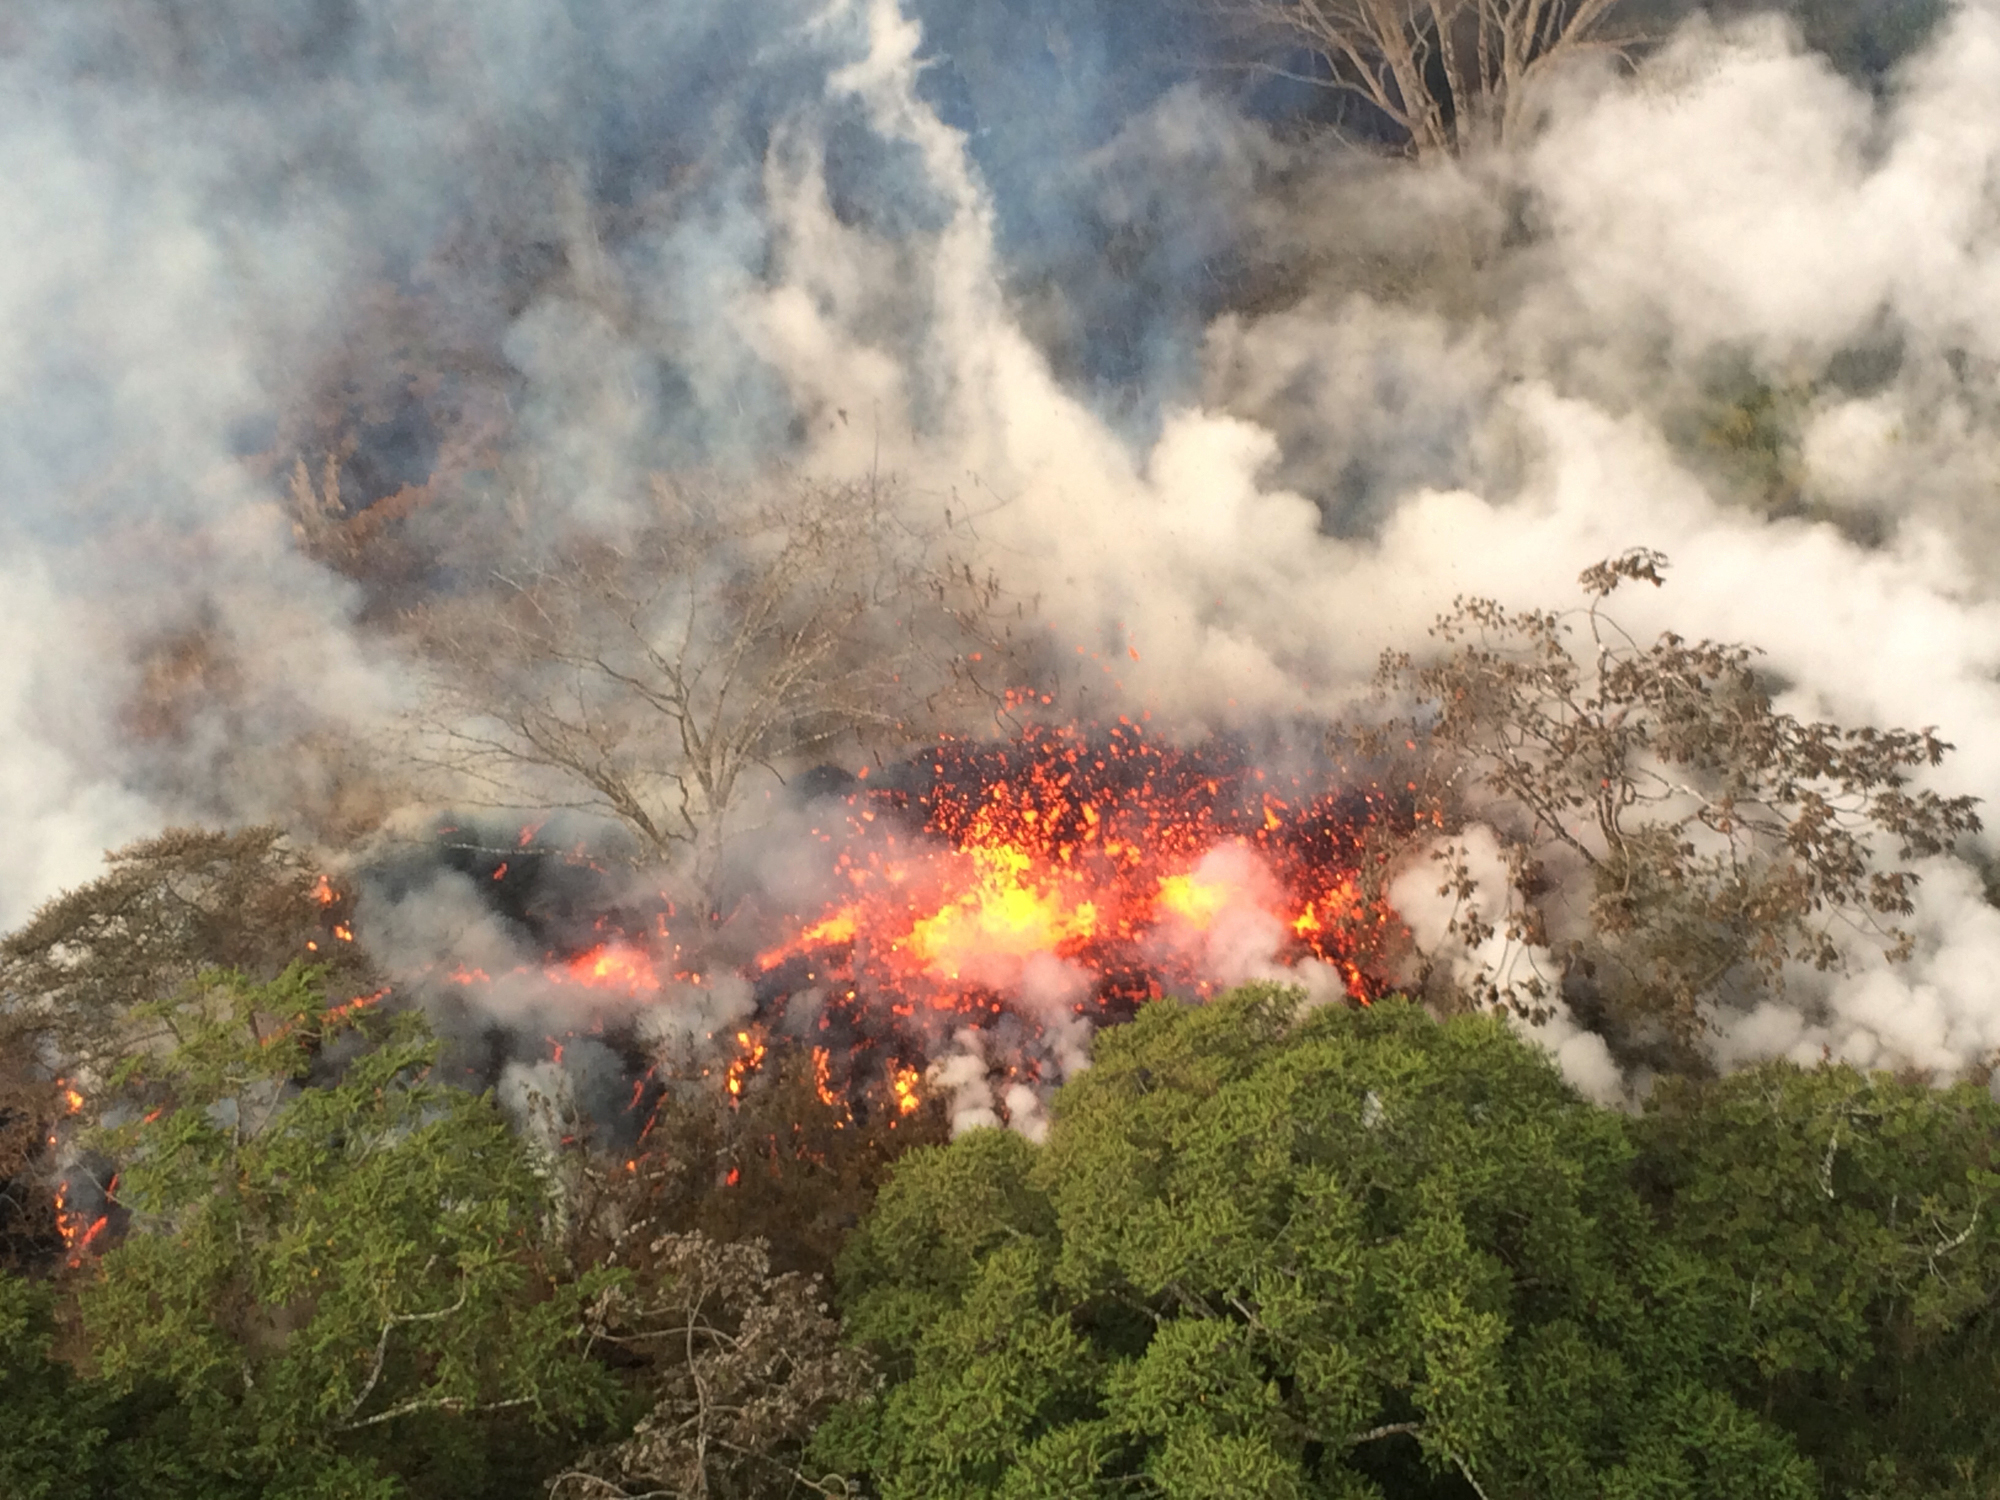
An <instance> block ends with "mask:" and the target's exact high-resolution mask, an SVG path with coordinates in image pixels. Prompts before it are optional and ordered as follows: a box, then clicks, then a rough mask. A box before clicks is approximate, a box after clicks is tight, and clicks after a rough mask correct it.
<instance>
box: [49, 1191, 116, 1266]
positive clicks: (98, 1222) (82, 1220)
mask: <svg viewBox="0 0 2000 1500" xmlns="http://www.w3.org/2000/svg"><path fill="white" fill-rule="evenodd" d="M117 1191H118V1176H117V1174H116V1173H113V1174H112V1177H111V1180H110V1181H109V1182H108V1183H106V1184H105V1185H104V1201H105V1204H106V1205H107V1206H108V1205H109V1204H110V1203H111V1200H112V1195H113V1194H115V1193H116V1192H117ZM55 1207H56V1233H57V1234H59V1235H61V1236H62V1242H63V1249H64V1250H65V1252H66V1258H67V1260H68V1262H69V1265H70V1267H71V1269H75V1268H77V1267H79V1266H81V1265H82V1264H83V1258H84V1256H85V1255H86V1254H88V1253H89V1251H90V1250H91V1248H92V1247H93V1246H95V1245H96V1243H97V1239H98V1236H99V1235H101V1234H103V1233H104V1231H105V1229H106V1227H107V1226H108V1225H109V1224H110V1223H111V1216H110V1214H108V1213H100V1214H97V1215H94V1216H93V1215H87V1214H83V1213H80V1212H78V1211H77V1210H76V1209H75V1208H74V1207H72V1206H71V1203H70V1192H69V1183H68V1181H67V1180H64V1181H62V1182H58V1183H57V1184H56V1192H55Z"/></svg>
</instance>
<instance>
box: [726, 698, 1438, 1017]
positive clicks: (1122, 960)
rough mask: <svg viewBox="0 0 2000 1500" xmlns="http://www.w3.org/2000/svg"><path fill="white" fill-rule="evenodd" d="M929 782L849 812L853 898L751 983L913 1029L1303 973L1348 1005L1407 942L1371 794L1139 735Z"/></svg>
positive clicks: (950, 757) (1075, 744)
mask: <svg viewBox="0 0 2000 1500" xmlns="http://www.w3.org/2000/svg"><path fill="white" fill-rule="evenodd" d="M929 770H930V773H931V776H932V777H933V778H934V780H933V781H932V784H931V787H930V789H929V790H928V791H927V792H923V793H919V794H915V795H909V794H905V795H904V796H903V797H902V798H900V799H899V798H898V797H897V796H896V795H895V794H893V793H889V792H885V791H881V790H870V791H866V792H861V793H857V794H856V795H855V796H854V797H853V798H852V799H850V810H849V813H848V819H847V821H848V824H849V826H848V827H847V828H846V829H845V830H842V831H841V832H840V833H839V834H838V835H836V842H837V843H838V844H839V845H840V846H841V852H840V853H839V854H838V855H837V857H836V872H837V876H838V884H839V885H840V886H842V887H845V888H846V890H847V891H848V892H850V893H851V894H849V895H847V896H845V897H844V898H843V899H841V900H839V901H837V902H835V903H832V904H831V905H830V906H829V907H828V909H826V910H822V911H819V912H813V913H806V914H803V915H802V916H801V917H800V918H799V919H798V921H797V924H796V930H795V931H794V932H793V933H792V934H791V935H790V936H789V937H787V938H786V939H785V940H784V941H783V942H780V943H778V944H776V945H774V946H772V947H769V948H767V949H766V950H765V951H764V952H763V953H762V954H761V955H760V956H759V958H758V968H759V970H760V971H762V972H763V973H764V974H767V975H773V976H776V977H778V978H781V979H782V978H785V977H787V976H786V975H785V974H784V973H783V971H785V970H786V969H788V968H792V969H797V968H803V971H804V976H805V977H807V978H809V979H811V980H812V981H813V982H815V983H818V984H819V985H821V986H822V987H823V988H825V989H827V990H828V991H829V993H830V995H831V996H832V999H831V1000H830V1001H829V1004H830V1005H832V1006H834V1007H835V1008H841V1007H843V1006H845V1007H847V1008H853V1007H862V1008H870V1007H876V1006H885V1007H886V1008H887V1009H889V1010H890V1011H891V1012H892V1013H893V1014H895V1015H899V1016H905V1017H914V1016H916V1015H919V1014H921V1013H922V1012H924V1011H932V1012H955V1013H958V1014H960V1015H963V1016H965V1017H966V1018H968V1019H976V1018H977V1017H979V1016H981V1015H983V1014H990V1013H993V1012H994V1011H996V1010H998V1009H1001V1008H1004V1007H1007V1006H1009V1005H1013V1004H1017V1003H1018V1002H1019V1001H1020V1000H1021V999H1022V998H1023V997H1024V996H1039V997H1040V1008H1041V1009H1043V1010H1046V1009H1047V1008H1048V1003H1049V1001H1050V999H1051V997H1060V999H1061V1002H1062V1004H1063V1005H1064V1006H1066V1007H1067V1008H1068V1009H1070V1010H1072V1011H1074V1012H1075V1013H1077V1014H1092V1013H1104V1012H1116V1011H1118V1010H1121V1009H1129V1006H1130V1005H1131V1004H1133V1003H1137V1002H1138V1001H1141V1000H1144V999H1147V998H1150V997H1153V996H1157V995H1160V994H1162V993H1166V992H1170V991H1172V992H1180V993H1187V994H1194V995H1206V994H1210V993H1212V992H1214V991H1215V990H1217V989H1219V988H1222V987H1226V986H1228V985H1230V984H1233V983H1237V982H1240V981H1241V980H1243V979H1245V978H1250V977H1254V976H1255V975H1257V974H1260V973H1274V972H1278V973H1281V972H1284V971H1287V970H1290V971H1293V972H1297V971H1298V970H1299V966H1300V965H1302V964H1305V963H1307V962H1317V963H1319V964H1322V965H1325V966H1326V967H1327V968H1328V969H1330V970H1332V971H1333V973H1334V974H1335V975H1337V976H1338V980H1339V982H1340V984H1341V985H1342V986H1343V987H1344V988H1345V989H1346V991H1347V993H1348V994H1349V995H1351V996H1352V997H1353V998H1355V999H1357V1000H1361V1001H1367V1000H1369V999H1371V998H1373V997H1374V996H1375V995H1376V994H1377V993H1379V990H1380V985H1379V983H1378V981H1377V980H1376V979H1375V978H1373V977H1371V975H1372V974H1373V973H1378V972H1379V971H1380V967H1381V965H1382V961H1383V960H1384V959H1385V957H1386V956H1387V954H1388V950H1389V949H1390V947H1391V946H1392V945H1393V944H1394V942H1395V941H1396V939H1397V938H1398V936H1399V935H1400V933H1401V928H1400V924H1398V923H1396V922H1395V920H1394V918H1393V916H1392V914H1391V913H1390V912H1389V911H1388V910H1387V908H1386V907H1384V906H1382V905H1381V904H1380V903H1379V902H1376V903H1370V902H1369V901H1367V900H1366V899H1365V898H1364V896H1363V895H1362V890H1363V885H1364V882H1363V879H1362V876H1363V874H1364V867H1365V865H1366V862H1367V860H1368V858H1369V855H1368V853H1367V848H1368V845H1367V834H1368V832H1369V830H1370V828H1371V827H1372V826H1373V823H1374V821H1375V820H1376V819H1378V818H1380V817H1383V816H1386V815H1388V813H1389V811H1390V809H1389V808H1388V806H1387V804H1386V802H1385V801H1384V799H1382V798H1381V797H1379V796H1378V795H1376V794H1372V793H1365V792H1363V793H1357V792H1354V791H1352V790H1344V789H1339V788H1335V787H1332V786H1326V787H1319V788H1313V787H1307V786H1303V785H1301V784H1299V783H1297V782H1287V783H1285V784H1283V785H1282V786H1280V785H1279V784H1278V783H1277V782H1276V781H1274V780H1272V779H1271V778H1270V777H1269V776H1268V775H1267V773H1265V772H1262V771H1259V770H1257V769H1256V768H1255V767H1253V766H1252V765H1250V764H1249V762H1248V761H1247V759H1245V758H1244V757H1242V756H1241V755H1240V754H1237V753H1235V752H1233V751H1232V750H1230V749H1229V748H1227V747H1223V748H1212V749H1196V750H1182V749H1175V748H1172V747H1166V746H1161V745H1156V744H1154V743H1152V742H1151V741H1149V740H1148V739H1147V738H1146V737H1145V735H1144V734H1143V732H1142V731H1141V730H1140V729H1139V728H1138V727H1137V726H1135V725H1131V724H1121V725H1120V726H1118V727H1116V728H1113V729H1111V730H1109V731H1108V732H1107V733H1104V734H1102V735H1098V736H1091V735H1088V734H1086V733H1084V732H1082V731H1078V730H1071V729H1052V730H1041V731H1036V732H1034V733H1031V734H1029V735H1027V736H1025V737H1024V738H1023V739H1021V740H1019V741H1016V742H1013V743H1009V744H998V745H995V744H978V743H971V742H964V743H950V744H947V745H945V746H943V747H941V748H940V749H939V750H938V751H937V752H936V753H935V755H934V756H933V757H932V760H931V763H930V766H929ZM1281 792H1282V793H1283V795H1281ZM899 802H900V804H901V805H898V804H899ZM914 817H920V818H921V823H920V824H919V826H917V827H915V828H912V827H911V823H912V821H913V818H914ZM1031 1008H1033V1007H1032V1006H1031Z"/></svg>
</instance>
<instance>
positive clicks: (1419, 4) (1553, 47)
mask: <svg viewBox="0 0 2000 1500" xmlns="http://www.w3.org/2000/svg"><path fill="white" fill-rule="evenodd" d="M1209 3H1211V4H1212V5H1213V6H1214V7H1215V8H1216V9H1217V10H1219V11H1220V12H1221V13H1222V14H1223V15H1224V16H1225V17H1226V18H1228V19H1230V20H1233V21H1235V22H1236V23H1238V24H1239V25H1240V26H1241V27H1242V28H1243V29H1245V30H1246V31H1248V32H1249V33H1251V34H1252V35H1253V36H1261V37H1264V38H1266V39H1268V40H1271V41H1275V42H1277V43H1279V44H1282V45H1285V46H1288V47H1291V48H1295V49H1303V50H1304V51H1305V52H1307V53H1309V54H1310V55H1311V56H1312V57H1313V58H1314V60H1315V61H1316V62H1317V63H1318V65H1319V67H1318V70H1317V71H1314V72H1312V73H1307V74H1301V73H1299V72H1297V71H1296V70H1286V69H1283V68H1280V69H1278V70H1277V71H1279V72H1283V73H1285V74H1286V76H1289V77H1296V78H1302V79H1303V80H1304V81H1306V82H1310V83H1313V84H1317V85H1319V86H1321V87H1324V88H1329V89H1333V90H1336V91H1338V92H1340V93H1344V94H1349V95H1352V96H1354V97H1357V98H1360V99H1362V100H1365V101H1366V102H1367V103H1368V104H1370V105H1372V106H1373V107H1374V108H1375V109H1377V110H1379V111H1381V113H1382V114H1383V115H1384V116H1386V117H1387V118H1388V120H1389V121H1390V122H1391V123H1392V124H1393V125H1395V126H1396V128H1397V129H1399V130H1401V131H1402V132H1403V133H1404V135H1405V136H1407V138H1408V140H1409V146H1410V149H1411V150H1412V151H1413V152H1414V153H1415V154H1416V155H1417V157H1418V158H1419V159H1429V158H1436V157H1443V156H1452V155H1459V154H1463V153H1465V152H1468V151H1472V150H1475V149H1477V148H1479V147H1482V146H1493V145H1499V144H1503V143H1504V142H1506V141H1507V140H1508V139H1509V138H1510V137H1512V136H1514V135H1516V134H1517V133H1518V132H1519V131H1520V129H1521V128H1522V126H1523V124H1524V123H1525V121H1526V118H1527V108H1528V105H1529V103H1530V99H1531V94H1532V91H1533V87H1534V85H1535V84H1536V83H1537V82H1538V81H1539V80H1540V78H1541V77H1542V76H1543V75H1544V74H1546V73H1547V72H1549V71H1550V70H1551V69H1553V68H1555V67H1557V66H1559V65H1560V64H1561V63H1562V62H1563V61H1565V60H1566V59H1569V58H1572V57H1574V56H1575V55H1576V54H1578V53H1579V52H1581V51H1583V50H1584V49H1586V48H1603V47H1615V45H1616V44H1615V42H1614V41H1613V40H1612V39H1610V38H1608V37H1607V36H1606V35H1605V31H1606V22H1607V20H1608V19H1609V17H1610V14H1611V11H1612V10H1613V9H1614V8H1615V6H1616V5H1617V3H1618V0H1209Z"/></svg>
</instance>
